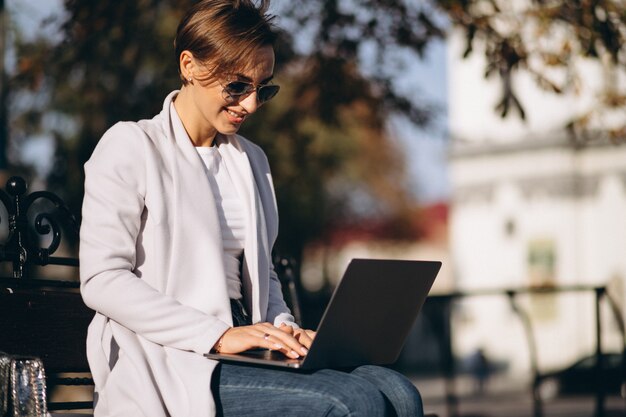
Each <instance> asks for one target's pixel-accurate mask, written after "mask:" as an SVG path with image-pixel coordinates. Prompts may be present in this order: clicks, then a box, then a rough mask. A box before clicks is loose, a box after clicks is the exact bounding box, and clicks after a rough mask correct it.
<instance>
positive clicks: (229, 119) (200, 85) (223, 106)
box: [186, 46, 274, 136]
mask: <svg viewBox="0 0 626 417" xmlns="http://www.w3.org/2000/svg"><path fill="white" fill-rule="evenodd" d="M195 68H196V69H197V68H201V67H200V66H195ZM199 75H200V76H199V78H200V79H201V78H202V75H203V74H199ZM273 75H274V49H273V48H272V47H271V46H264V47H262V48H259V49H257V50H256V51H255V52H254V54H253V55H252V61H251V65H250V66H249V68H247V69H243V70H242V71H241V72H240V73H237V74H234V75H233V76H232V79H231V78H229V79H223V80H222V79H219V80H217V81H208V82H203V81H198V80H197V79H195V78H194V80H193V82H192V83H190V84H187V86H186V88H188V89H189V90H190V93H191V98H192V102H193V105H194V107H195V111H194V113H196V116H197V117H196V121H197V123H199V124H200V126H197V127H198V128H199V131H200V132H202V134H203V135H210V132H213V136H215V134H216V133H218V132H219V133H222V134H224V135H229V134H233V133H236V132H237V131H238V130H239V127H240V126H241V124H242V123H243V122H244V120H245V119H246V117H247V116H248V115H250V114H252V113H254V112H255V111H256V110H257V109H258V108H259V106H260V104H259V101H258V99H257V91H256V90H253V91H252V92H251V93H249V94H247V95H242V96H239V97H229V95H228V94H226V93H225V91H224V86H225V85H227V84H228V83H230V82H233V81H243V82H246V83H250V84H253V85H254V86H255V87H257V88H258V86H262V85H265V84H267V83H269V82H270V81H271V79H272V77H273Z"/></svg>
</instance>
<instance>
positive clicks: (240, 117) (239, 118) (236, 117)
mask: <svg viewBox="0 0 626 417" xmlns="http://www.w3.org/2000/svg"><path fill="white" fill-rule="evenodd" d="M226 114H228V116H229V119H230V121H231V122H233V123H237V124H238V123H241V122H243V121H244V119H245V118H246V115H245V114H241V113H237V112H234V111H232V110H229V109H226Z"/></svg>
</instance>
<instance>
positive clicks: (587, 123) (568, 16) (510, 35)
mask: <svg viewBox="0 0 626 417" xmlns="http://www.w3.org/2000/svg"><path fill="white" fill-rule="evenodd" d="M438 4H439V6H440V7H441V9H442V10H444V11H445V13H446V14H447V16H449V18H450V21H451V22H452V24H453V25H454V26H455V27H459V28H462V30H463V31H464V33H465V37H466V40H467V46H466V49H465V53H464V56H469V55H470V54H472V53H474V50H475V48H476V46H477V45H480V46H481V49H480V51H481V52H484V54H485V55H486V61H487V64H486V67H485V77H497V78H499V80H500V81H501V84H502V97H501V100H500V102H499V103H498V105H497V106H496V109H495V110H496V111H497V112H499V113H500V115H501V116H502V117H506V116H508V115H510V114H511V113H512V111H513V113H516V114H518V115H519V116H520V117H521V118H522V119H524V118H525V110H524V103H522V102H521V101H520V100H519V98H518V94H517V91H516V90H515V87H514V84H513V82H512V80H513V78H514V77H515V75H516V73H518V72H519V71H526V72H528V73H529V74H531V75H532V76H533V77H534V79H535V81H536V83H537V85H539V86H540V87H541V88H544V89H546V90H548V91H550V92H553V93H555V94H562V93H564V92H567V91H572V90H575V89H576V88H578V86H579V85H580V84H581V83H584V80H581V74H579V73H578V68H577V64H579V61H580V59H581V58H582V59H587V60H591V61H594V62H596V63H597V64H599V65H601V66H602V67H603V68H604V70H605V71H604V72H605V74H606V75H607V77H608V81H607V83H606V85H607V88H606V89H605V91H604V92H603V94H602V95H601V96H600V97H599V98H598V103H597V105H596V106H595V107H594V109H593V110H591V111H590V112H588V113H586V114H583V115H581V116H579V117H577V118H576V119H574V120H572V121H571V123H570V124H569V126H568V128H569V129H570V131H571V132H572V134H573V135H572V139H573V140H575V141H578V142H581V141H582V142H584V141H586V140H590V139H591V137H592V136H591V135H590V133H593V134H594V136H601V135H603V134H607V135H608V136H609V138H610V139H612V140H613V141H614V142H622V141H624V140H626V121H624V120H625V119H624V117H623V113H624V111H626V91H625V88H626V86H625V85H624V83H623V82H622V83H621V86H620V81H619V78H620V76H621V77H623V76H624V74H625V70H626V47H625V45H626V4H625V3H624V2H623V1H622V0H521V1H506V0H503V1H501V0H438ZM555 69H556V70H557V71H556V73H557V74H561V75H563V74H567V76H566V77H560V78H561V79H557V78H555V77H554V74H555V71H554V70H555ZM620 74H621V75H620ZM606 112H614V113H618V114H621V116H620V120H621V123H617V124H612V125H610V126H607V125H606V124H605V125H604V132H598V131H597V128H598V126H597V124H596V125H595V126H594V123H593V122H594V119H596V118H597V117H598V116H599V115H601V114H603V113H606ZM591 129H596V131H595V132H590V130H591Z"/></svg>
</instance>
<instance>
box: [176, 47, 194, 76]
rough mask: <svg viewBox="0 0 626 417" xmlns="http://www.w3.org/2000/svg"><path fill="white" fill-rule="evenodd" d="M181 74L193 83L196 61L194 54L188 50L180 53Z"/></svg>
mask: <svg viewBox="0 0 626 417" xmlns="http://www.w3.org/2000/svg"><path fill="white" fill-rule="evenodd" d="M178 61H179V65H180V74H181V75H182V76H183V77H184V78H185V79H186V80H189V81H191V79H193V76H194V70H195V60H194V59H193V54H192V53H191V52H189V51H188V50H184V51H183V52H181V53H180V57H179V60H178Z"/></svg>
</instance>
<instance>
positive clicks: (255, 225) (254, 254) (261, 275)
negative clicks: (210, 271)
mask: <svg viewBox="0 0 626 417" xmlns="http://www.w3.org/2000/svg"><path fill="white" fill-rule="evenodd" d="M220 153H221V155H222V157H223V158H224V160H225V162H226V165H227V166H230V167H234V168H235V169H231V170H229V171H228V172H229V174H230V176H231V179H232V180H233V183H234V185H235V188H236V190H237V192H238V194H239V195H240V196H241V197H242V198H243V201H244V204H245V206H246V221H247V223H246V226H247V227H248V231H247V233H246V241H245V244H244V254H245V258H244V265H243V274H242V284H243V289H244V293H245V294H246V297H245V298H246V304H247V305H246V307H247V308H248V309H249V311H251V312H252V320H253V322H257V321H263V320H265V312H266V311H267V301H268V296H269V292H268V291H269V288H268V286H267V285H266V284H263V283H267V281H268V278H269V265H268V260H269V257H268V254H269V252H268V251H267V230H266V224H265V216H264V214H263V205H262V204H261V201H260V197H259V191H258V189H257V187H256V182H255V179H254V173H253V172H252V168H251V165H250V160H249V158H248V155H247V153H246V151H245V149H244V147H243V145H242V143H241V142H240V141H239V140H237V137H236V136H234V135H231V136H229V137H228V141H227V143H224V144H221V145H220ZM265 275H267V277H266V276H265Z"/></svg>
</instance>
